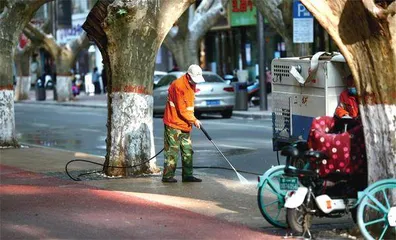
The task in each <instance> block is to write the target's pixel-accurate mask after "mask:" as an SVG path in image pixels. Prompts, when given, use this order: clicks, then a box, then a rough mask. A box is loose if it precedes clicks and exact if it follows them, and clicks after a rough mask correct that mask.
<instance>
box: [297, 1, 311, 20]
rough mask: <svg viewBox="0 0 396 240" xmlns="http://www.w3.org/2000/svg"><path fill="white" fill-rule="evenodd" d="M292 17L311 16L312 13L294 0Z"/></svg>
mask: <svg viewBox="0 0 396 240" xmlns="http://www.w3.org/2000/svg"><path fill="white" fill-rule="evenodd" d="M293 18H312V15H311V13H310V12H309V11H308V10H307V9H306V8H305V7H304V5H303V4H302V3H301V2H300V1H299V0H296V1H294V2H293Z"/></svg>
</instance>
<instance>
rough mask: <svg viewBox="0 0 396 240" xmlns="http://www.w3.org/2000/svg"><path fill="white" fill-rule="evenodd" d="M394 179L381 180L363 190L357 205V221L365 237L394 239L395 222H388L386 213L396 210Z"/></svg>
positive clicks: (395, 236)
mask: <svg viewBox="0 0 396 240" xmlns="http://www.w3.org/2000/svg"><path fill="white" fill-rule="evenodd" d="M392 195H393V196H396V180H393V179H392V180H390V179H389V180H382V181H381V183H380V184H378V185H377V186H374V187H372V188H371V189H369V190H365V191H364V196H363V198H362V199H361V202H360V204H359V206H358V211H357V221H358V225H359V228H360V231H361V233H362V234H363V236H364V237H365V238H366V239H396V226H395V223H391V222H389V221H390V220H389V218H388V214H389V212H390V211H391V208H392V211H393V212H395V211H396V210H395V209H396V199H393V202H391V201H390V199H391V196H392ZM393 221H394V220H393Z"/></svg>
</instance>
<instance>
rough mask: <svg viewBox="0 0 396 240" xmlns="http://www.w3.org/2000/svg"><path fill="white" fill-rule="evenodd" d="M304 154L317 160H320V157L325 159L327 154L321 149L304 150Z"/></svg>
mask: <svg viewBox="0 0 396 240" xmlns="http://www.w3.org/2000/svg"><path fill="white" fill-rule="evenodd" d="M304 156H305V157H306V158H315V159H317V160H322V159H327V158H328V157H327V155H326V153H324V152H321V151H306V152H305V153H304Z"/></svg>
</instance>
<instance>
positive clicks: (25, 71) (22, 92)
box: [14, 44, 33, 101]
mask: <svg viewBox="0 0 396 240" xmlns="http://www.w3.org/2000/svg"><path fill="white" fill-rule="evenodd" d="M32 50H33V46H32V45H31V44H27V45H26V46H25V47H24V49H19V48H17V49H16V54H15V57H14V59H15V65H16V87H15V101H21V100H26V99H29V91H30V85H31V76H30V75H31V74H30V56H31V54H32Z"/></svg>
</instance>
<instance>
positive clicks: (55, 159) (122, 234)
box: [0, 147, 285, 239]
mask: <svg viewBox="0 0 396 240" xmlns="http://www.w3.org/2000/svg"><path fill="white" fill-rule="evenodd" d="M0 157H1V158H0V159H1V164H0V190H1V195H0V202H1V204H0V205H1V229H0V239H37V238H40V239H49V238H50V239H66V238H67V239H281V236H282V235H285V232H284V231H277V230H276V231H274V230H272V231H271V229H272V228H268V229H266V230H265V229H263V226H265V225H267V226H268V224H267V223H266V222H265V220H264V218H263V217H262V216H261V215H260V212H259V209H258V207H257V203H256V194H257V193H256V191H257V190H256V187H255V183H251V184H248V185H242V184H240V183H239V182H238V181H230V180H224V179H219V178H216V177H209V176H207V175H205V174H204V173H201V172H197V176H199V177H202V178H203V182H202V183H182V182H181V181H179V182H178V183H176V184H164V183H162V182H161V178H160V176H147V177H141V178H124V179H104V178H102V179H99V180H90V181H82V182H75V181H72V180H71V179H70V178H68V177H67V175H66V174H65V172H64V168H65V165H66V163H67V162H68V161H69V160H71V159H75V158H85V159H89V160H92V161H95V162H98V163H103V159H102V158H98V157H95V156H89V155H81V153H75V152H70V151H63V150H57V149H51V148H44V147H28V148H26V147H25V148H21V149H0ZM93 166H94V165H91V164H84V163H76V164H72V165H71V166H70V168H69V170H70V173H71V174H74V176H76V175H77V174H78V172H81V171H83V170H87V169H92V168H93ZM97 169H100V167H99V168H97ZM177 178H178V179H179V180H180V172H179V173H177Z"/></svg>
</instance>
